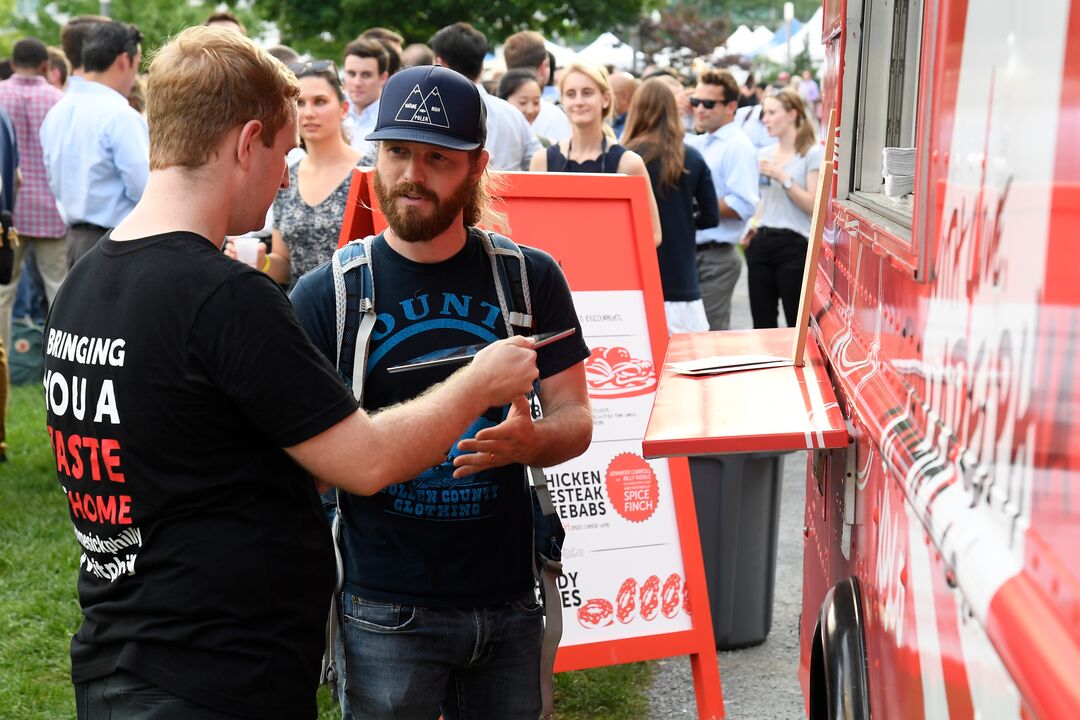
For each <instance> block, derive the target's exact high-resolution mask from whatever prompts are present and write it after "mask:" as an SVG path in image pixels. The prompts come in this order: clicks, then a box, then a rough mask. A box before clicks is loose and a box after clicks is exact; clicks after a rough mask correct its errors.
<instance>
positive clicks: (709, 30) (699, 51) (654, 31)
mask: <svg viewBox="0 0 1080 720" xmlns="http://www.w3.org/2000/svg"><path fill="white" fill-rule="evenodd" d="M658 15H659V18H658V19H654V18H655V15H654V16H653V17H649V18H646V19H644V20H642V22H641V24H640V26H639V28H640V29H639V32H640V38H641V50H642V52H644V53H645V55H646V56H649V55H651V54H653V53H656V52H659V51H660V50H663V49H664V48H686V49H688V50H690V51H691V53H692V54H693V55H709V54H711V53H712V51H713V48H714V47H716V46H717V45H719V44H720V43H722V42H724V39H725V38H726V37H727V36H728V35H729V34H730V30H729V28H730V24H729V22H728V19H727V16H726V15H716V14H712V13H710V12H708V11H707V10H705V9H703V8H702V7H701V5H700V3H695V2H688V1H687V0H676V1H675V2H673V3H671V4H670V5H668V6H667V7H665V8H663V9H661V10H660V11H659V13H658Z"/></svg>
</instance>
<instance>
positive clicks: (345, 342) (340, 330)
mask: <svg viewBox="0 0 1080 720" xmlns="http://www.w3.org/2000/svg"><path fill="white" fill-rule="evenodd" d="M374 239H375V238H374V237H373V236H370V235H369V236H368V237H366V238H364V239H362V240H353V241H352V242H350V243H348V244H346V245H343V246H342V247H340V248H338V249H337V250H336V251H335V252H334V257H333V259H332V260H331V269H332V270H333V276H334V299H335V301H336V308H337V363H336V365H337V370H338V373H339V374H340V375H341V376H342V378H344V379H345V381H346V382H348V383H349V384H350V385H351V386H352V391H353V397H355V398H356V401H357V402H362V401H363V399H364V373H365V372H366V370H367V351H368V346H369V344H370V342H371V333H372V330H374V328H375V320H376V316H375V274H374V273H373V272H372V271H371V244H372V242H373V241H374Z"/></svg>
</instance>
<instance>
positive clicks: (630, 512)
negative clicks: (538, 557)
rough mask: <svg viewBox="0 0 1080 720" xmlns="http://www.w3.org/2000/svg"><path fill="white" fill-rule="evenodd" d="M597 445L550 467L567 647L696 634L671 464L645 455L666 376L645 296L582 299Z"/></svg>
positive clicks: (578, 295)
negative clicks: (559, 524) (561, 530)
mask: <svg viewBox="0 0 1080 720" xmlns="http://www.w3.org/2000/svg"><path fill="white" fill-rule="evenodd" d="M574 304H575V305H576V307H577V312H578V317H579V318H580V320H581V326H582V331H583V332H584V335H585V341H586V342H587V343H588V345H589V347H590V348H591V349H592V356H591V357H590V358H589V359H588V360H587V361H586V363H585V372H586V379H587V381H588V385H589V398H590V400H591V402H592V409H593V419H594V428H593V441H592V445H591V446H590V447H589V449H588V450H587V451H586V452H585V454H584V455H582V456H580V457H577V458H575V459H573V460H571V461H569V462H567V463H564V464H562V465H558V466H555V467H552V468H548V469H546V470H545V475H546V476H547V478H548V483H549V485H550V488H551V495H552V500H553V501H554V503H555V506H556V508H557V509H558V512H559V515H560V517H561V518H562V521H563V525H564V526H565V528H566V544H565V546H564V548H563V565H564V569H565V571H566V574H565V576H564V577H563V578H562V580H561V582H560V589H561V591H562V603H563V628H564V629H563V639H562V645H563V646H570V645H579V644H584V643H594V642H602V641H609V640H620V639H624V638H634V637H642V636H646V635H660V634H666V633H673V632H680V631H683V630H690V629H691V628H692V625H691V622H690V616H689V606H688V602H687V599H686V597H687V594H686V590H685V573H684V572H683V565H682V551H681V548H680V547H679V537H678V525H677V523H676V520H675V505H674V502H673V499H672V495H671V477H670V475H669V473H668V463H667V460H656V461H649V460H645V459H644V458H643V457H642V456H641V440H642V438H643V437H644V435H645V426H646V424H647V423H648V420H649V411H650V409H651V408H652V402H653V396H654V394H655V392H656V383H657V379H658V376H659V374H658V372H657V370H656V368H655V367H654V364H653V362H654V360H653V356H652V349H651V347H650V345H649V335H648V332H647V329H646V328H647V325H646V321H645V304H644V299H643V297H642V293H641V292H640V291H637V290H633V291H604V292H575V293H574Z"/></svg>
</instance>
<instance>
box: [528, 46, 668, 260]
mask: <svg viewBox="0 0 1080 720" xmlns="http://www.w3.org/2000/svg"><path fill="white" fill-rule="evenodd" d="M559 95H560V97H561V99H562V107H563V110H565V111H566V115H567V117H568V118H569V119H570V126H571V130H572V132H571V134H570V137H569V138H568V139H566V140H561V141H559V142H558V143H555V144H553V145H551V146H550V147H547V148H544V149H541V150H538V151H537V152H536V154H535V155H533V157H532V162H531V163H530V164H529V169H530V170H532V171H533V172H577V173H622V174H625V175H640V176H642V177H646V178H647V177H648V176H649V173H648V171H647V170H646V169H645V163H644V162H642V160H641V157H640V156H639V155H638V154H637V153H635V152H633V151H631V150H627V149H626V148H625V147H623V146H622V145H620V144H619V141H618V139H616V137H615V132H614V131H613V130H612V129H611V126H610V125H608V124H607V122H605V121H606V120H607V119H608V118H609V117H611V115H612V112H613V110H612V108H613V106H614V104H615V99H614V95H613V93H612V92H611V84H610V83H609V82H608V76H607V71H606V70H604V68H602V67H599V66H596V65H589V64H587V63H580V62H575V63H571V64H570V65H569V66H568V67H567V68H566V72H565V73H563V76H562V79H561V80H560V81H559ZM649 211H650V216H651V218H652V227H653V242H654V243H655V244H656V245H660V240H661V233H660V216H659V214H658V212H657V209H656V198H654V197H653V194H652V189H651V188H650V190H649Z"/></svg>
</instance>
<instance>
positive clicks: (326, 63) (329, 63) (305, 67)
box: [286, 60, 337, 77]
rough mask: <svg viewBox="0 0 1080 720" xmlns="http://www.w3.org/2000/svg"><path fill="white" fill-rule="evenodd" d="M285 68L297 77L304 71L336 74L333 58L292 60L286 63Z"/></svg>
mask: <svg viewBox="0 0 1080 720" xmlns="http://www.w3.org/2000/svg"><path fill="white" fill-rule="evenodd" d="M286 67H287V68H289V69H290V70H292V71H293V74H294V75H296V76H297V77H300V76H301V75H303V74H305V73H323V72H327V71H329V72H331V73H333V74H334V75H335V76H336V75H337V68H336V67H335V66H334V61H333V60H308V61H307V62H294V63H289V64H288V65H286Z"/></svg>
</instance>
